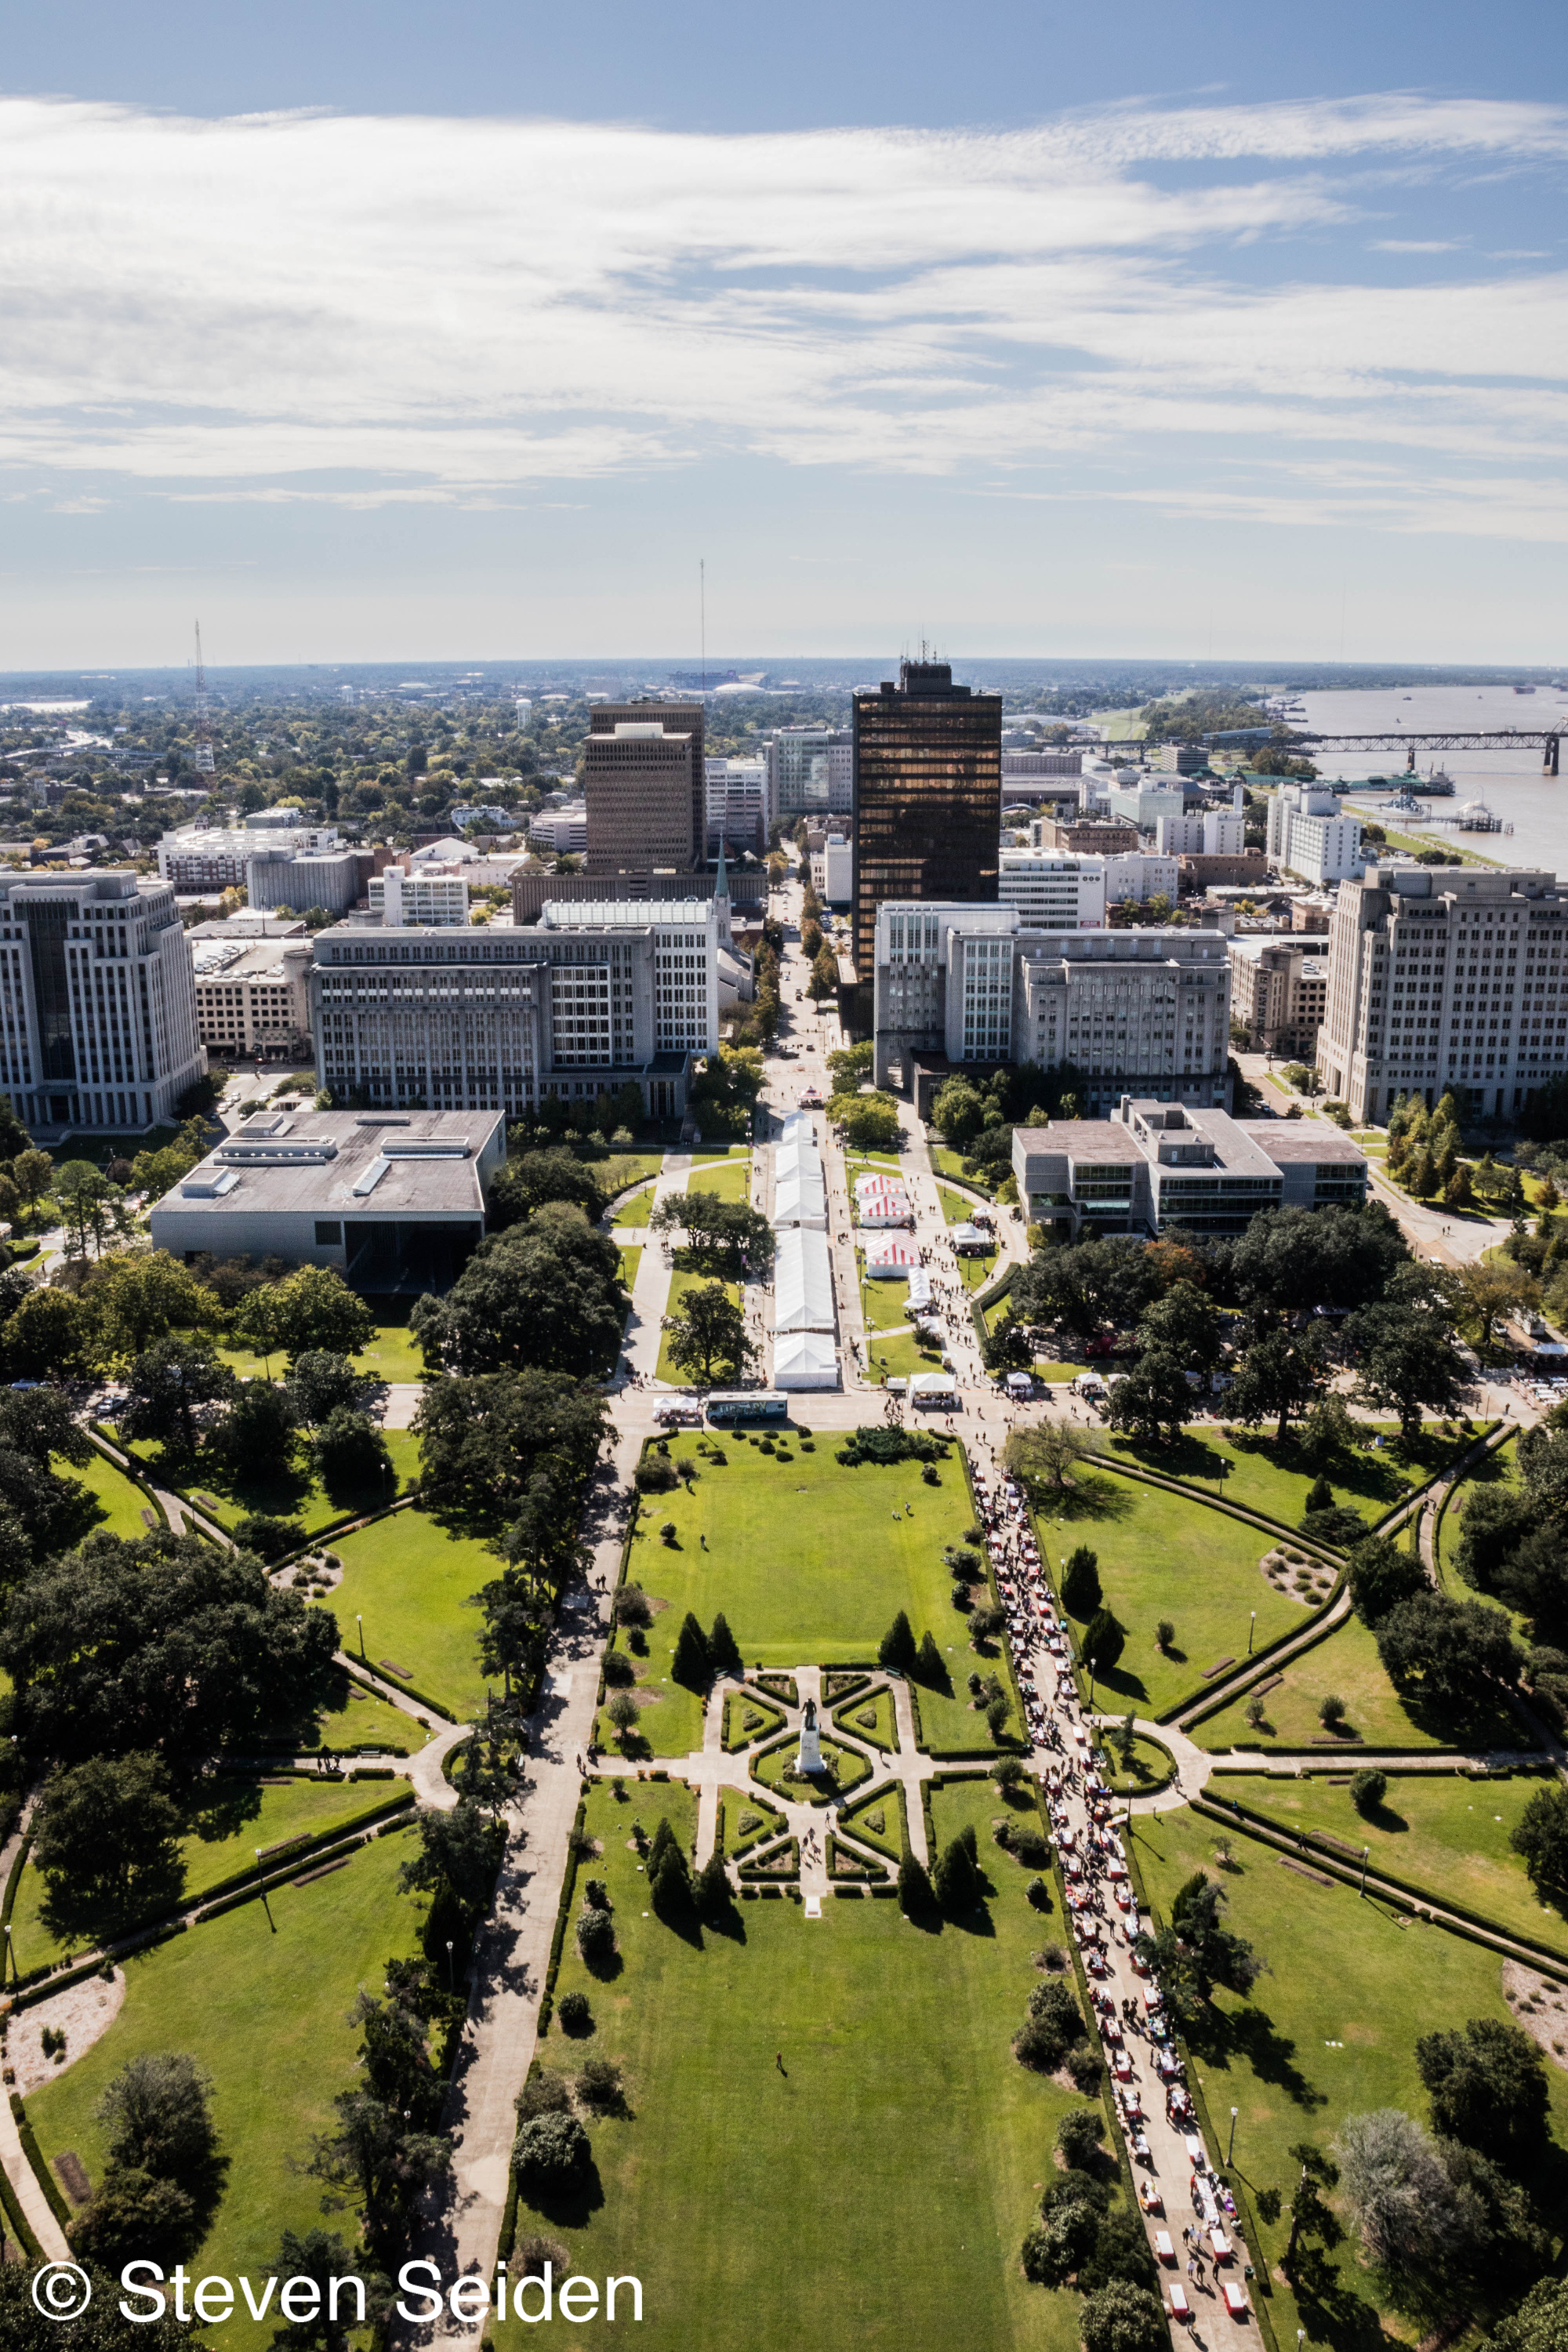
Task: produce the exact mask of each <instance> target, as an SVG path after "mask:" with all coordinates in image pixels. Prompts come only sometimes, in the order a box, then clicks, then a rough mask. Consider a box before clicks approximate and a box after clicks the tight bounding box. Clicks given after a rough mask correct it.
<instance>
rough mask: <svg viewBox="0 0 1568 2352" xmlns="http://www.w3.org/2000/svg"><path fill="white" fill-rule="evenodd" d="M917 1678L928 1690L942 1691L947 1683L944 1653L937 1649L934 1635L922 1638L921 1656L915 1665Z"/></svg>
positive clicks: (928, 1634) (924, 1635)
mask: <svg viewBox="0 0 1568 2352" xmlns="http://www.w3.org/2000/svg"><path fill="white" fill-rule="evenodd" d="M915 1676H916V1679H917V1680H918V1681H920V1682H922V1683H924V1685H925V1686H926V1688H927V1689H928V1690H941V1689H942V1686H943V1685H944V1684H945V1683H946V1681H947V1667H946V1665H945V1664H944V1663H943V1660H942V1652H941V1651H940V1650H939V1649H938V1648H937V1645H936V1636H935V1634H934V1633H925V1634H923V1635H922V1636H921V1647H920V1656H919V1658H918V1659H917V1660H916V1663H915Z"/></svg>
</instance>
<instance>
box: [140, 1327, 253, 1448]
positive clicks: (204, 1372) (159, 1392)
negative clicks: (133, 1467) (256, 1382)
mask: <svg viewBox="0 0 1568 2352" xmlns="http://www.w3.org/2000/svg"><path fill="white" fill-rule="evenodd" d="M125 1384H126V1387H127V1389H128V1390H129V1391H130V1394H129V1397H128V1399H127V1402H125V1403H124V1404H123V1405H122V1406H121V1412H120V1426H121V1431H122V1433H124V1435H125V1436H127V1437H131V1438H137V1439H142V1440H148V1439H150V1440H152V1441H153V1443H154V1444H161V1445H164V1446H167V1447H168V1448H169V1450H170V1451H171V1452H180V1453H184V1454H194V1453H195V1446H196V1407H197V1406H198V1405H204V1404H216V1403H217V1402H220V1401H222V1400H226V1399H227V1398H229V1397H231V1396H232V1395H233V1394H234V1390H235V1378H234V1374H233V1373H232V1372H231V1371H230V1370H229V1368H228V1366H227V1365H226V1363H225V1362H224V1361H223V1359H222V1358H221V1357H220V1356H219V1354H218V1352H217V1349H216V1348H215V1347H214V1346H213V1343H212V1341H211V1340H210V1339H204V1338H203V1337H202V1336H201V1334H200V1333H193V1334H191V1335H190V1336H188V1337H182V1338H175V1337H174V1334H173V1333H171V1334H170V1335H169V1337H168V1338H167V1339H154V1340H153V1344H152V1346H151V1347H150V1348H145V1349H142V1353H141V1355H139V1356H138V1357H137V1358H136V1360H135V1361H134V1362H133V1363H132V1366H131V1369H130V1370H129V1372H128V1373H127V1375H126V1382H125Z"/></svg>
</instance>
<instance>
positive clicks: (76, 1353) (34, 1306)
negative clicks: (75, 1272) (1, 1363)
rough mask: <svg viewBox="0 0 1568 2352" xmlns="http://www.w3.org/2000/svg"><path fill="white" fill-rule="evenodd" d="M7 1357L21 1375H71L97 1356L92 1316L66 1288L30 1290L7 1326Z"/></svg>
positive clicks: (11, 1368)
mask: <svg viewBox="0 0 1568 2352" xmlns="http://www.w3.org/2000/svg"><path fill="white" fill-rule="evenodd" d="M96 1356H97V1333H96V1332H95V1330H94V1328H93V1319H92V1317H91V1315H90V1314H89V1311H88V1309H87V1308H86V1307H84V1306H83V1304H82V1302H81V1300H80V1299H79V1298H73V1297H71V1295H70V1293H69V1292H68V1291H67V1290H57V1289H54V1288H53V1287H50V1288H47V1289H39V1290H30V1291H28V1293H27V1295H26V1297H25V1298H24V1299H23V1301H22V1303H21V1305H20V1306H19V1307H17V1308H16V1311H15V1312H14V1314H13V1315H12V1317H11V1318H10V1320H9V1322H8V1323H7V1324H6V1326H5V1363H6V1367H7V1369H8V1370H9V1371H10V1372H11V1373H12V1374H13V1376H14V1377H15V1378H16V1379H19V1380H35V1381H36V1380H70V1379H71V1378H72V1377H73V1376H74V1375H76V1374H78V1373H81V1372H87V1371H90V1370H91V1369H92V1367H93V1364H94V1362H95V1360H96Z"/></svg>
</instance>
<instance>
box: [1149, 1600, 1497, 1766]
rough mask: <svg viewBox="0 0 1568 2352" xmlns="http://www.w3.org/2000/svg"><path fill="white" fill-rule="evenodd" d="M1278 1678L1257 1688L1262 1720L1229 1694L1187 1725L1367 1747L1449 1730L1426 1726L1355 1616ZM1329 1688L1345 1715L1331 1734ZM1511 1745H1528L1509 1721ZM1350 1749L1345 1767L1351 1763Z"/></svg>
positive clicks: (1441, 1743) (1262, 1744)
mask: <svg viewBox="0 0 1568 2352" xmlns="http://www.w3.org/2000/svg"><path fill="white" fill-rule="evenodd" d="M1259 1622H1261V1621H1259ZM1278 1672H1279V1682H1278V1684H1277V1685H1275V1687H1274V1688H1273V1689H1272V1690H1267V1691H1264V1692H1263V1693H1262V1695H1261V1696H1262V1702H1263V1720H1262V1722H1261V1723H1260V1724H1258V1725H1256V1726H1255V1725H1253V1724H1250V1723H1248V1722H1247V1714H1246V1710H1247V1697H1246V1696H1242V1697H1240V1698H1237V1699H1233V1700H1232V1701H1231V1703H1230V1705H1229V1706H1226V1707H1222V1708H1221V1710H1220V1712H1219V1713H1218V1714H1217V1715H1211V1716H1208V1717H1205V1720H1204V1721H1203V1722H1202V1723H1195V1724H1194V1725H1193V1727H1192V1736H1193V1738H1194V1739H1195V1740H1196V1741H1197V1743H1198V1746H1199V1747H1200V1748H1263V1749H1265V1750H1267V1749H1268V1748H1310V1747H1312V1746H1314V1745H1321V1746H1323V1747H1333V1746H1336V1745H1347V1746H1348V1745H1349V1743H1351V1742H1352V1741H1354V1742H1355V1743H1357V1744H1358V1745H1364V1746H1366V1747H1369V1748H1442V1747H1447V1745H1449V1735H1448V1733H1447V1731H1446V1730H1445V1729H1444V1728H1443V1727H1441V1726H1428V1725H1424V1724H1423V1723H1421V1722H1420V1721H1419V1719H1418V1718H1417V1717H1415V1715H1414V1714H1413V1713H1412V1712H1411V1710H1410V1709H1409V1708H1408V1707H1407V1706H1405V1702H1404V1700H1403V1699H1402V1698H1401V1697H1400V1696H1399V1693H1398V1692H1397V1691H1396V1690H1395V1689H1394V1685H1393V1683H1392V1682H1391V1681H1390V1680H1389V1678H1388V1674H1387V1671H1386V1669H1385V1668H1384V1664H1383V1661H1382V1659H1381V1658H1380V1657H1379V1656H1378V1654H1377V1643H1376V1641H1375V1639H1374V1638H1373V1635H1372V1633H1369V1632H1368V1630H1367V1628H1366V1627H1365V1626H1364V1625H1363V1623H1362V1622H1361V1619H1360V1618H1359V1617H1347V1618H1345V1619H1344V1620H1343V1622H1342V1623H1341V1624H1338V1625H1336V1626H1335V1627H1334V1630H1333V1632H1332V1633H1329V1634H1327V1635H1325V1637H1324V1638H1323V1640H1322V1641H1321V1642H1314V1643H1312V1644H1311V1645H1310V1648H1308V1649H1305V1650H1302V1651H1300V1652H1299V1653H1298V1654H1297V1655H1296V1656H1295V1657H1293V1658H1291V1659H1289V1661H1288V1662H1287V1663H1286V1664H1283V1665H1281V1666H1280V1667H1279V1669H1278ZM1331 1694H1332V1695H1333V1696H1336V1697H1339V1698H1342V1699H1343V1701H1344V1703H1345V1714H1344V1719H1343V1722H1342V1725H1341V1727H1340V1729H1339V1731H1338V1733H1337V1734H1333V1735H1331V1734H1330V1733H1329V1732H1328V1730H1327V1729H1326V1727H1324V1725H1323V1723H1322V1722H1321V1718H1320V1713H1319V1710H1320V1709H1321V1706H1322V1703H1323V1700H1324V1699H1325V1698H1326V1697H1327V1696H1330V1695H1331ZM1506 1721H1507V1723H1509V1724H1510V1725H1512V1727H1511V1728H1510V1729H1509V1731H1508V1734H1507V1737H1508V1744H1509V1746H1510V1747H1513V1748H1521V1747H1524V1746H1526V1745H1528V1741H1527V1738H1526V1735H1525V1732H1524V1729H1523V1727H1522V1725H1517V1724H1512V1718H1511V1717H1509V1718H1506ZM1354 1760H1355V1759H1354V1757H1353V1754H1352V1758H1351V1760H1350V1764H1349V1765H1347V1768H1346V1769H1353V1765H1354Z"/></svg>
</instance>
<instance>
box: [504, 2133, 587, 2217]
mask: <svg viewBox="0 0 1568 2352" xmlns="http://www.w3.org/2000/svg"><path fill="white" fill-rule="evenodd" d="M593 2161H594V2149H593V2144H592V2142H591V2141H590V2140H589V2137H588V2135H587V2133H586V2132H585V2131H584V2128H583V2126H582V2125H581V2124H580V2123H579V2122H578V2121H577V2118H576V2116H562V2115H553V2116H535V2117H534V2119H533V2121H532V2122H531V2123H526V2124H524V2125H523V2126H522V2129H521V2131H520V2132H519V2133H518V2136H517V2145H516V2147H514V2148H513V2150H512V2168H513V2169H514V2171H515V2172H516V2174H517V2178H518V2182H519V2185H520V2186H521V2188H522V2189H525V2190H526V2191H527V2193H528V2194H529V2195H530V2196H531V2197H563V2196H565V2195H567V2194H569V2193H570V2191H571V2190H573V2189H575V2188H577V2187H578V2186H579V2185H580V2183H581V2182H582V2181H583V2180H584V2179H585V2177H586V2175H587V2173H588V2171H589V2168H590V2167H591V2166H592V2164H593Z"/></svg>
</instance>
